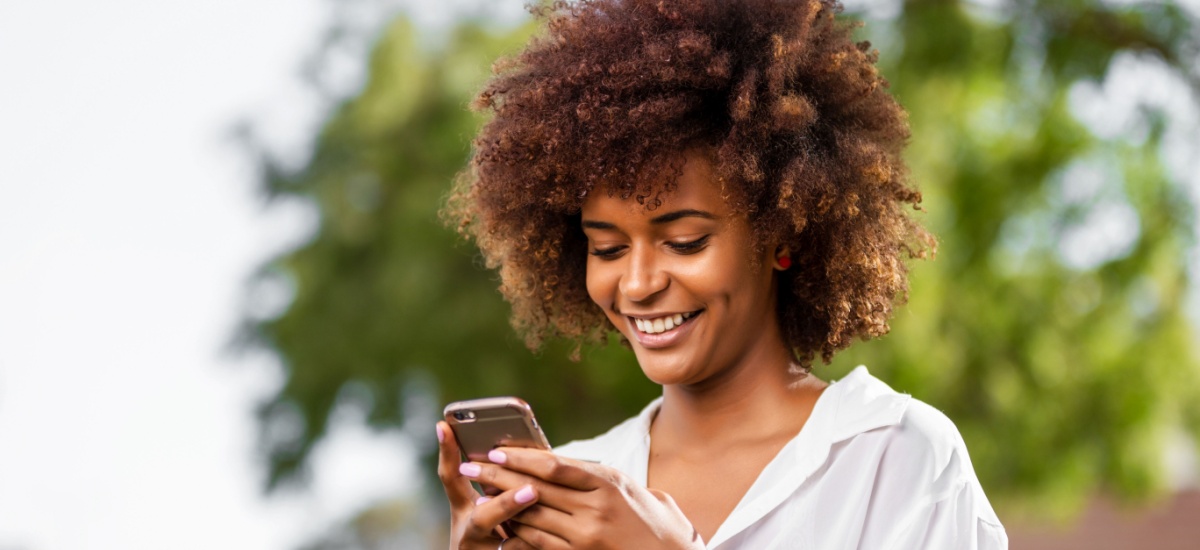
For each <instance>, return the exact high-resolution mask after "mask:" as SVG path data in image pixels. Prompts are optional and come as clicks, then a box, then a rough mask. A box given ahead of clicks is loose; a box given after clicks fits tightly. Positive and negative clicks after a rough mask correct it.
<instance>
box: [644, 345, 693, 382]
mask: <svg viewBox="0 0 1200 550" xmlns="http://www.w3.org/2000/svg"><path fill="white" fill-rule="evenodd" d="M634 355H636V356H637V360H638V366H640V367H641V368H642V373H643V374H645V375H646V378H649V379H650V381H652V382H654V383H655V384H658V385H660V386H671V385H676V384H684V383H687V382H689V381H690V379H691V378H692V377H693V376H695V373H696V368H695V365H693V364H692V362H691V361H688V360H686V359H684V358H674V357H673V358H667V357H661V356H660V357H655V355H656V354H655V353H654V352H649V351H645V350H642V351H639V352H637V353H635V354H634Z"/></svg>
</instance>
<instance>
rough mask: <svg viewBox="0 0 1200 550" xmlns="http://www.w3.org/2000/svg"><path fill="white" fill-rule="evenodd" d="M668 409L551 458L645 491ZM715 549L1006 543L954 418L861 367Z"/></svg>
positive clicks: (790, 447) (825, 398) (654, 407)
mask: <svg viewBox="0 0 1200 550" xmlns="http://www.w3.org/2000/svg"><path fill="white" fill-rule="evenodd" d="M661 404H662V398H661V397H660V398H658V399H656V400H654V402H652V403H650V405H649V406H647V407H646V408H645V409H644V410H642V412H641V413H640V414H638V415H637V416H635V417H633V418H630V419H629V420H626V421H625V422H622V423H621V424H619V425H617V426H616V427H614V428H613V429H611V430H609V431H608V433H605V434H604V435H601V436H599V437H596V438H594V439H588V440H582V441H573V442H571V443H568V444H566V445H563V446H561V447H557V448H555V449H554V451H555V452H556V453H558V454H560V455H563V456H567V457H571V458H578V459H583V460H590V461H593V462H600V463H601V464H604V465H606V466H611V467H613V468H616V469H618V470H621V471H622V472H624V473H625V474H627V475H629V476H631V477H632V478H633V479H634V480H636V481H637V482H638V483H641V484H642V485H645V484H646V468H647V462H648V460H649V456H650V421H651V420H652V419H653V418H654V415H655V414H657V413H658V408H659V406H660V405H661ZM707 548H709V549H710V550H716V549H722V550H732V549H735V548H737V549H745V550H765V549H820V550H824V549H849V548H862V549H876V548H881V549H891V548H896V549H903V550H908V549H948V550H951V549H952V550H975V549H977V550H992V549H996V548H1008V535H1006V534H1005V532H1004V527H1003V526H1002V525H1000V520H999V519H998V518H997V517H996V513H995V512H994V511H992V506H991V504H989V503H988V500H987V497H986V496H984V494H983V489H982V488H981V487H980V486H979V480H978V479H977V478H976V477H975V470H974V468H973V467H972V466H971V459H970V457H968V456H967V447H966V445H965V444H964V443H963V440H962V436H960V435H959V433H958V430H957V429H956V428H955V427H954V424H953V423H952V422H951V421H950V419H948V418H946V415H944V414H942V413H941V412H940V411H938V410H937V409H934V408H933V407H930V406H929V405H926V404H925V403H922V402H921V401H919V400H916V399H913V398H912V397H911V396H909V395H904V394H900V393H896V391H894V390H892V389H891V388H890V387H888V385H887V384H885V383H883V382H882V381H880V380H879V379H878V378H875V377H874V376H871V374H870V373H868V372H867V369H866V367H861V366H860V367H858V368H856V369H854V371H853V372H851V373H850V374H849V375H848V376H846V377H845V378H843V379H842V380H840V381H838V382H835V383H833V384H831V385H830V386H829V387H828V388H826V389H825V392H824V393H823V394H821V397H820V398H819V399H818V400H817V404H816V407H815V408H814V409H813V411H812V414H811V415H810V417H809V419H808V422H807V423H806V424H805V425H804V428H803V429H801V430H800V433H798V434H796V437H794V438H793V439H792V440H791V441H789V442H788V443H787V445H785V446H784V447H783V449H782V450H780V451H779V454H778V455H776V456H775V458H774V459H772V460H771V462H770V463H769V464H767V466H766V468H764V469H763V471H762V473H760V474H759V475H758V479H756V480H755V481H754V484H753V485H752V486H751V487H750V490H749V491H747V492H746V494H745V496H743V497H742V500H741V501H740V502H738V504H737V507H736V508H734V510H733V512H731V513H730V514H729V517H727V518H726V519H725V522H724V523H722V524H721V526H720V528H718V529H717V532H716V533H715V534H713V537H712V540H709V541H708V545H707Z"/></svg>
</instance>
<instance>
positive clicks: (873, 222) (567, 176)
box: [444, 0, 936, 367]
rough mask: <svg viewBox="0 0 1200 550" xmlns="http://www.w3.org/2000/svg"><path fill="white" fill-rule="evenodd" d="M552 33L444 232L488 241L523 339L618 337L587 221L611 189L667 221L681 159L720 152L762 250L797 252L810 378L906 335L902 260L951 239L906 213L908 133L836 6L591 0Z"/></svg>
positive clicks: (523, 69) (506, 77)
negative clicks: (594, 266)
mask: <svg viewBox="0 0 1200 550" xmlns="http://www.w3.org/2000/svg"><path fill="white" fill-rule="evenodd" d="M532 11H533V13H534V14H535V16H537V17H539V18H541V19H544V20H545V29H546V30H545V32H544V34H542V35H540V36H538V37H536V38H534V39H533V40H532V42H531V43H530V44H529V45H528V46H527V48H526V49H525V50H524V51H522V52H521V53H520V54H519V55H517V56H516V57H515V58H509V59H503V60H501V61H499V62H498V63H497V64H496V66H495V67H493V72H494V74H495V76H494V77H493V78H492V80H491V81H490V82H488V83H487V85H486V86H485V87H484V89H483V91H482V92H480V94H479V95H478V97H477V98H476V99H475V101H474V103H473V104H472V106H473V108H474V109H475V110H477V111H489V110H490V111H492V112H493V113H494V117H493V118H492V119H491V120H490V121H489V122H488V123H487V124H486V125H485V126H484V127H483V129H482V130H481V131H480V133H479V135H478V136H476V138H475V140H474V144H473V145H474V147H473V156H472V158H471V162H470V165H469V167H468V168H467V169H466V170H464V171H463V172H462V173H461V174H460V175H459V178H458V180H457V181H456V184H455V187H454V190H453V192H452V193H451V195H450V198H449V201H448V203H447V207H446V209H445V210H444V215H445V216H446V217H447V221H448V223H452V224H455V225H457V226H458V228H459V231H460V232H461V233H463V234H464V235H466V236H468V237H469V238H473V239H474V240H475V242H476V244H477V245H478V246H479V248H480V250H481V251H482V252H483V256H484V259H485V261H486V264H487V266H488V267H490V268H499V271H500V277H501V286H500V291H501V292H502V293H503V294H504V297H505V298H506V299H508V301H509V302H510V303H511V304H512V308H513V313H512V321H513V326H514V327H515V328H516V329H517V330H518V331H519V332H522V333H523V334H524V335H525V337H526V342H527V344H528V345H529V346H530V347H531V348H537V347H539V346H540V344H541V342H542V341H543V340H544V339H545V338H547V337H553V336H560V337H566V338H568V339H575V340H576V341H577V342H587V341H593V342H595V341H601V340H603V338H604V337H605V335H606V334H607V333H608V332H609V331H611V330H615V327H613V326H612V325H611V324H610V323H609V322H608V320H607V318H606V317H605V315H604V313H603V312H602V311H601V310H600V308H599V307H597V306H596V305H595V304H593V303H592V302H591V300H590V299H589V297H588V293H587V289H586V286H585V277H586V271H585V264H586V257H587V249H586V239H585V237H584V236H583V232H582V230H581V228H580V218H579V212H580V208H581V206H582V204H583V202H584V200H585V199H586V198H587V196H588V193H589V192H592V191H593V190H594V189H596V186H597V185H598V184H602V188H603V189H606V190H607V192H609V193H617V194H619V195H620V196H621V197H622V198H630V197H633V198H636V199H637V200H638V201H639V202H642V203H643V204H645V205H646V208H651V209H653V208H655V207H656V206H658V205H659V203H660V201H659V199H658V197H659V195H660V193H662V192H664V191H669V190H670V189H671V188H672V187H673V185H674V184H675V179H676V178H677V177H678V175H679V173H680V168H679V166H680V163H679V159H680V155H681V153H682V152H684V151H687V150H690V149H694V148H697V147H699V148H702V149H704V150H706V151H708V152H710V153H711V158H712V159H713V164H714V168H715V174H716V177H717V178H718V179H719V181H720V183H721V185H722V186H723V188H724V189H725V190H726V191H725V194H726V195H727V196H728V200H729V201H730V202H731V205H732V206H733V207H734V208H735V209H736V210H740V211H743V212H745V213H746V215H747V216H748V219H749V220H750V223H751V225H752V227H753V229H754V232H755V235H756V236H757V242H758V246H759V247H760V251H761V249H762V247H763V246H766V243H784V244H786V245H787V246H788V247H789V248H790V250H791V251H792V259H793V261H794V266H793V267H792V268H791V269H789V270H787V271H784V272H782V274H781V279H780V281H779V284H780V292H779V293H778V296H779V303H778V317H779V322H780V324H781V327H782V329H783V334H784V336H785V338H786V340H787V342H788V344H789V345H790V346H791V347H792V349H793V350H794V352H795V354H796V358H797V360H798V361H799V362H800V363H801V365H803V366H805V367H808V366H811V365H812V363H813V360H814V358H815V357H816V354H817V352H820V354H821V357H822V359H823V360H824V361H825V362H829V361H830V359H831V358H832V357H833V354H834V353H835V352H837V351H838V350H840V349H843V348H845V347H846V346H848V345H849V344H850V343H851V342H852V341H853V339H854V338H855V337H860V338H863V339H866V338H870V337H876V336H881V335H883V334H885V333H887V331H888V319H889V317H890V316H891V312H892V307H893V303H895V302H898V301H899V302H903V301H904V300H905V299H906V297H907V292H908V281H907V268H906V267H905V265H904V263H903V261H902V256H904V255H907V256H908V257H924V256H925V255H926V254H927V253H929V252H931V251H932V250H933V249H934V248H935V246H936V245H935V242H934V239H933V237H932V236H931V235H930V234H929V233H927V232H926V231H925V230H924V229H923V228H922V227H920V226H919V225H918V224H916V223H915V222H914V221H913V220H912V219H911V218H910V217H909V216H908V214H907V213H906V208H905V205H906V204H911V205H912V206H913V207H914V208H919V206H918V205H919V203H920V201H921V195H920V193H919V192H918V191H917V190H916V189H915V188H914V187H912V186H911V185H910V184H909V183H908V172H907V168H906V166H905V164H904V162H903V160H902V158H901V150H902V149H903V147H904V145H905V143H906V141H907V139H908V136H909V131H908V124H907V114H906V113H905V111H904V110H903V108H901V107H900V105H899V104H897V102H896V101H895V100H894V99H893V98H892V96H891V95H890V94H888V93H887V91H886V88H887V82H886V81H885V80H884V79H883V78H882V77H880V76H879V74H878V72H877V70H876V67H875V62H876V60H877V57H878V52H875V51H870V44H869V43H867V42H859V43H855V42H854V41H853V40H852V38H851V34H852V33H853V31H854V29H855V28H856V27H857V26H858V24H857V23H854V22H850V21H845V20H842V19H841V18H837V17H835V15H836V14H838V13H840V11H841V6H840V5H839V4H837V3H836V2H832V1H823V0H578V1H575V2H566V1H557V2H554V3H552V4H549V5H545V6H541V7H535V8H532Z"/></svg>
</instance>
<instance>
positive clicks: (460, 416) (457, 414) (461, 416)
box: [454, 411, 467, 420]
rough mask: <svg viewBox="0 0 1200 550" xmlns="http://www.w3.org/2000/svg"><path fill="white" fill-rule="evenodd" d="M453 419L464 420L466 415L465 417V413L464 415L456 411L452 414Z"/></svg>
mask: <svg viewBox="0 0 1200 550" xmlns="http://www.w3.org/2000/svg"><path fill="white" fill-rule="evenodd" d="M454 418H457V419H459V420H465V419H466V418H467V415H466V413H464V412H462V411H456V412H455V413H454Z"/></svg>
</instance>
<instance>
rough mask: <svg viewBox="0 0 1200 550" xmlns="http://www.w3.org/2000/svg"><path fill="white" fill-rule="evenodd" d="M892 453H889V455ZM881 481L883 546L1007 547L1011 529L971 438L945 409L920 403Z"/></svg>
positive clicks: (935, 549)
mask: <svg viewBox="0 0 1200 550" xmlns="http://www.w3.org/2000/svg"><path fill="white" fill-rule="evenodd" d="M886 455H890V456H886ZM885 456H886V457H885V459H884V461H883V462H884V463H883V464H882V465H881V466H883V467H884V469H886V470H889V472H888V473H889V474H891V475H889V476H888V481H886V482H882V483H880V485H878V486H877V487H876V492H877V494H876V497H877V498H879V501H878V502H876V504H878V505H880V507H879V509H880V511H881V512H882V511H883V510H886V511H887V512H884V513H882V514H881V516H882V517H880V518H877V519H878V520H879V521H877V522H875V525H874V526H873V527H875V528H876V529H878V531H877V532H876V533H873V535H875V536H868V537H867V540H869V539H874V540H875V541H885V543H884V544H883V545H882V546H880V548H905V549H909V548H911V549H922V550H943V549H944V550H1002V549H1006V548H1008V535H1007V534H1006V533H1005V532H1004V526H1003V525H1001V524H1000V520H999V518H997V517H996V513H995V511H994V510H992V505H991V503H989V502H988V499H987V496H985V495H984V493H983V488H982V486H980V484H979V478H977V477H976V476H975V469H974V468H973V467H972V466H971V459H970V457H969V455H968V454H967V447H966V444H965V443H964V442H963V440H962V436H961V435H959V433H958V430H957V429H955V428H954V424H953V423H951V422H950V420H949V419H948V418H946V417H945V415H943V414H941V412H940V411H937V410H936V409H933V408H932V407H929V406H928V405H923V404H915V405H914V406H913V407H912V408H911V409H910V410H909V411H908V412H907V413H906V418H905V421H904V422H903V423H902V427H901V429H900V430H898V431H897V432H896V433H895V437H894V439H893V440H892V441H891V444H890V445H889V448H888V451H887V453H885Z"/></svg>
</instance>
